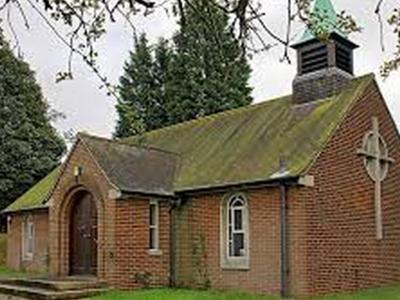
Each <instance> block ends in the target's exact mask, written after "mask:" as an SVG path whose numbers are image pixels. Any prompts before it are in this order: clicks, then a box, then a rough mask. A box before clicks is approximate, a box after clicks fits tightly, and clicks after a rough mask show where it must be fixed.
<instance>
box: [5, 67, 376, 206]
mask: <svg viewBox="0 0 400 300" xmlns="http://www.w3.org/2000/svg"><path fill="white" fill-rule="evenodd" d="M373 80H374V76H373V75H372V74H371V75H366V76H362V77H359V78H355V79H353V80H352V82H351V83H350V84H349V85H348V87H347V88H345V89H344V90H343V91H342V92H341V93H340V94H338V95H336V96H333V97H330V98H326V99H321V100H316V101H313V102H310V103H306V104H301V105H295V104H294V103H293V101H292V97H291V96H285V97H281V98H277V99H273V100H270V101H266V102H262V103H259V104H255V105H250V106H246V107H243V108H239V109H234V110H229V111H225V112H222V113H218V114H215V115H211V116H207V117H204V118H200V119H197V120H193V121H189V122H185V123H181V124H177V125H174V126H170V127H166V128H162V129H159V130H155V131H151V132H148V133H146V134H144V135H142V136H136V137H131V138H127V139H123V140H119V141H110V140H106V139H99V138H95V137H90V136H86V138H84V139H85V140H86V142H87V145H88V146H89V148H90V150H91V151H92V153H93V155H94V157H95V158H96V159H97V160H98V162H99V165H100V166H101V167H102V168H103V170H104V172H105V173H106V175H107V176H108V177H109V179H110V180H111V181H112V182H113V183H114V184H115V185H116V186H117V187H119V188H120V189H121V190H123V191H124V190H129V191H130V192H135V191H137V192H148V193H153V194H162V195H169V194H171V193H173V192H183V191H188V190H197V189H205V188H213V187H220V186H226V185H235V184H242V183H252V182H259V181H269V180H275V179H276V178H278V177H280V176H284V177H296V176H301V175H303V174H305V173H306V171H307V169H308V168H309V167H310V166H311V165H312V163H313V161H314V160H315V159H316V157H317V156H318V155H319V153H320V152H321V151H322V149H323V148H324V146H325V144H326V143H327V142H328V140H329V138H330V136H331V135H332V134H333V132H334V130H335V129H336V128H337V127H338V126H339V124H340V122H341V120H342V119H343V118H344V116H345V115H346V113H347V111H348V110H349V108H350V107H351V105H352V104H353V103H354V102H355V100H356V99H358V97H359V96H361V95H362V93H363V91H364V90H365V88H366V87H367V86H368V85H370V84H371V82H372V81H373ZM282 159H284V160H285V161H286V165H287V168H286V172H284V173H282V172H281V171H282V170H281V166H280V161H281V160H282ZM58 172H59V168H57V169H56V170H54V171H53V172H51V173H50V174H49V175H48V176H47V177H45V178H44V179H43V180H42V181H40V182H39V183H38V184H37V185H35V186H34V187H32V188H31V189H30V190H29V191H28V192H27V193H25V194H24V195H23V196H22V197H20V198H19V199H18V200H16V201H15V202H14V203H13V204H11V205H10V206H9V207H8V208H7V209H6V211H16V210H23V209H30V208H36V207H43V206H44V205H45V202H46V201H47V200H48V199H49V193H50V192H51V190H52V188H53V186H54V184H55V182H56V180H57V177H58V176H57V174H58ZM140 174H145V176H143V178H144V180H141V179H140ZM138 176H139V177H138ZM143 178H142V179H143ZM148 181H152V182H150V183H149V182H148ZM158 185H159V186H158Z"/></svg>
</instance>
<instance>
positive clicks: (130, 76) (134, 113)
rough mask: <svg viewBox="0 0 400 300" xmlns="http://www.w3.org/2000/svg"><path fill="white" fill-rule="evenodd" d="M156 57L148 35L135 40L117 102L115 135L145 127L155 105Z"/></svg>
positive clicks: (121, 78) (137, 130)
mask: <svg viewBox="0 0 400 300" xmlns="http://www.w3.org/2000/svg"><path fill="white" fill-rule="evenodd" d="M152 67H153V59H152V55H151V50H150V47H149V45H148V41H147V38H146V35H145V34H143V35H141V36H140V37H139V39H137V40H136V41H135V49H134V51H132V52H130V54H129V60H128V61H127V62H126V63H125V66H124V74H123V75H122V76H121V77H120V80H119V82H120V84H119V89H118V90H119V99H118V103H117V106H116V108H117V112H118V121H117V128H116V131H115V133H114V135H115V137H118V138H121V137H127V136H131V135H135V134H138V133H141V132H142V131H143V130H145V119H146V114H147V111H148V107H149V106H150V105H151V104H152V101H153V100H152V93H153V88H154V78H153V74H152V73H153V72H152Z"/></svg>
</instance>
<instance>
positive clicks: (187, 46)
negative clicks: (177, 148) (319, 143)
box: [115, 0, 252, 137]
mask: <svg viewBox="0 0 400 300" xmlns="http://www.w3.org/2000/svg"><path fill="white" fill-rule="evenodd" d="M204 15H207V18H206V19H204ZM185 19H186V22H185V24H183V23H181V24H180V30H179V32H177V33H176V35H175V37H174V39H173V40H174V45H173V46H174V47H172V45H171V46H170V45H169V44H168V42H167V41H165V40H160V41H159V42H158V43H157V45H155V48H154V49H151V48H150V46H149V45H148V41H147V39H146V37H145V35H142V36H141V37H140V38H139V40H137V41H136V44H135V49H134V51H133V52H131V53H130V59H129V61H128V62H127V63H126V64H125V67H124V75H123V76H121V78H120V87H119V96H120V99H119V101H118V104H117V111H118V115H119V120H118V125H117V128H116V132H115V136H116V137H127V136H132V135H135V134H139V133H142V132H143V131H150V130H154V129H158V128H161V127H165V126H168V125H172V124H176V123H180V122H183V121H187V120H191V119H195V118H198V117H202V116H206V115H210V114H213V113H217V112H220V111H224V110H228V109H233V108H238V107H241V106H244V105H248V104H250V103H251V101H252V99H251V96H250V93H251V88H250V87H249V85H248V81H249V78H250V73H251V70H250V67H249V65H248V63H247V61H246V58H245V56H244V54H243V53H242V51H241V48H240V47H239V43H238V42H237V40H235V38H234V36H233V35H232V33H231V31H230V30H229V29H228V17H227V15H226V14H225V13H224V12H223V11H222V10H220V9H218V8H217V6H216V4H215V2H214V1H209V0H208V1H205V0H192V1H191V2H190V4H187V5H186V7H185Z"/></svg>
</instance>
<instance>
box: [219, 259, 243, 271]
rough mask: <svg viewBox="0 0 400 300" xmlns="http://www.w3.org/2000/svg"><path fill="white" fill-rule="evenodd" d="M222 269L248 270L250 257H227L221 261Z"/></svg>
mask: <svg viewBox="0 0 400 300" xmlns="http://www.w3.org/2000/svg"><path fill="white" fill-rule="evenodd" d="M221 268H222V270H238V271H248V270H250V263H249V259H248V258H243V259H225V260H224V261H223V262H222V263H221Z"/></svg>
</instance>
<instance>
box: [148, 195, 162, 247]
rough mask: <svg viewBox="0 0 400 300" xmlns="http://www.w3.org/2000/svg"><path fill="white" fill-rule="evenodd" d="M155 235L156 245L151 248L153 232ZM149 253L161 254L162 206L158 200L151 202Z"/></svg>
mask: <svg viewBox="0 0 400 300" xmlns="http://www.w3.org/2000/svg"><path fill="white" fill-rule="evenodd" d="M152 206H154V207H155V210H154V211H155V216H154V224H151V223H150V222H151V216H150V214H151V212H152V210H151V207H152ZM152 231H153V232H154V234H155V240H154V243H155V244H154V245H153V247H151V239H152V235H151V232H152ZM149 252H150V254H161V252H160V204H159V201H158V200H155V199H152V200H150V202H149Z"/></svg>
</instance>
